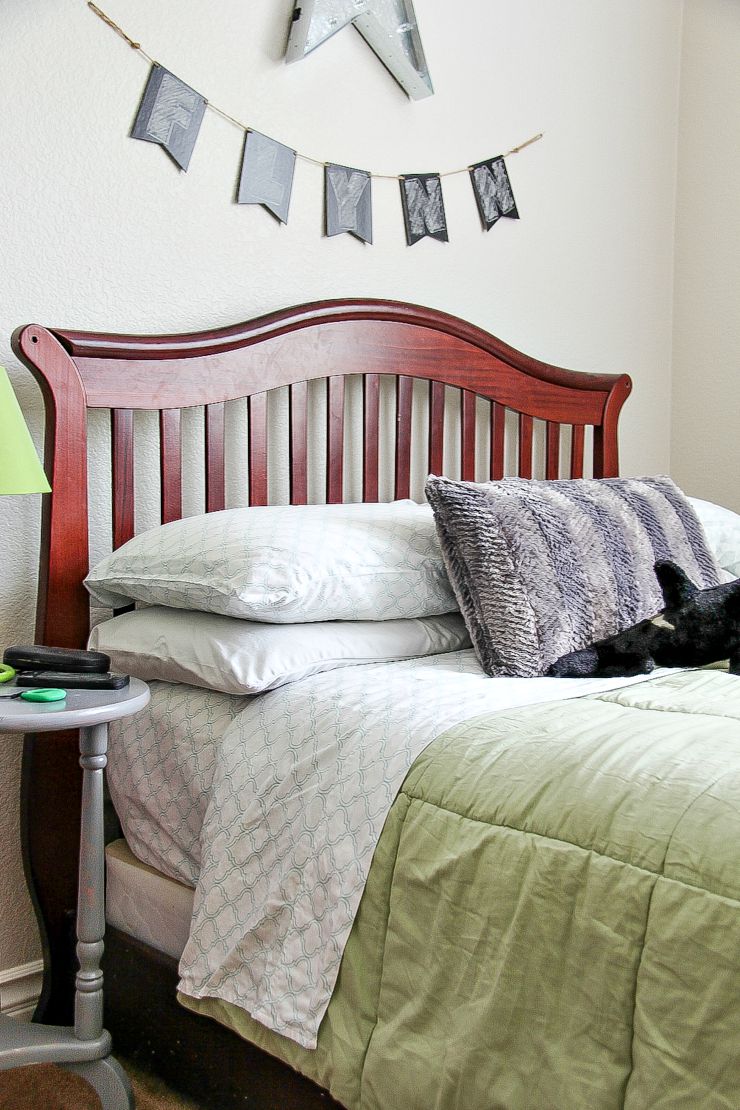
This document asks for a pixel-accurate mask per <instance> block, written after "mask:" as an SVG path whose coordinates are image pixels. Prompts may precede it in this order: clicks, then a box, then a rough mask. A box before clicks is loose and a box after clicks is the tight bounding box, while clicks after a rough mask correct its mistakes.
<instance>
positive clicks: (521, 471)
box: [517, 412, 534, 478]
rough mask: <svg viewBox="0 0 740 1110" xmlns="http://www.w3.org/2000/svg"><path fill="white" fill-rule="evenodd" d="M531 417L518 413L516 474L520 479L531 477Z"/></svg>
mask: <svg viewBox="0 0 740 1110" xmlns="http://www.w3.org/2000/svg"><path fill="white" fill-rule="evenodd" d="M533 427H534V425H533V422H532V417H531V416H527V415H526V414H525V413H522V412H520V413H519V466H518V469H517V474H518V475H519V477H520V478H531V477H532V433H533Z"/></svg>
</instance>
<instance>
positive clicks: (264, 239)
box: [0, 0, 682, 968]
mask: <svg viewBox="0 0 740 1110" xmlns="http://www.w3.org/2000/svg"><path fill="white" fill-rule="evenodd" d="M106 7H107V10H108V11H109V13H110V14H111V16H112V17H113V18H115V19H116V20H117V21H118V22H120V23H121V24H122V25H123V26H124V27H125V29H126V30H127V31H128V32H129V34H131V35H132V36H133V37H135V38H137V39H138V40H139V41H140V42H141V43H142V45H143V46H144V48H145V49H146V50H147V51H148V52H149V53H150V54H151V55H152V56H153V57H155V58H156V59H157V60H159V61H160V62H161V63H162V64H163V65H165V66H167V67H168V68H170V69H172V70H173V71H174V72H175V73H176V74H177V75H178V76H179V77H181V78H182V79H183V80H185V81H187V82H188V83H190V84H191V85H193V86H194V87H195V88H197V89H198V90H199V91H201V92H202V93H203V94H204V95H205V96H207V97H208V98H209V99H210V100H211V101H212V102H213V103H215V104H217V105H218V106H219V107H222V108H224V109H225V110H226V111H228V112H229V113H230V114H232V115H234V116H236V117H237V118H238V119H240V120H241V121H242V122H244V123H246V124H249V125H251V126H253V127H255V128H257V129H258V130H262V131H264V132H266V133H267V134H269V135H272V136H274V137H275V138H277V139H280V140H281V141H283V142H286V143H288V144H290V145H293V146H295V147H296V148H297V149H298V150H299V151H301V152H303V153H306V154H309V155H312V156H313V157H316V158H319V159H326V160H331V161H336V162H340V163H344V164H347V165H355V166H359V167H361V168H365V169H370V170H374V171H376V172H380V173H382V172H387V173H400V172H404V171H428V170H446V169H455V168H458V167H461V166H465V165H468V164H469V163H470V162H473V161H478V160H480V159H482V158H485V157H488V156H491V155H494V154H496V153H499V152H501V151H505V150H507V149H509V148H510V147H512V146H514V145H515V144H517V143H518V142H520V141H523V140H524V139H527V138H528V137H529V136H531V135H533V134H535V133H536V132H538V131H544V132H545V138H544V140H543V141H542V142H539V143H537V144H535V145H534V146H532V147H531V148H529V149H528V150H526V151H524V152H523V153H521V154H520V155H518V156H516V157H512V158H511V159H509V163H508V165H509V170H510V174H511V179H512V184H513V188H514V192H515V195H516V199H517V203H518V206H519V209H520V212H521V216H522V218H521V220H520V221H519V222H518V223H517V222H514V221H501V223H500V224H499V225H498V226H496V227H495V228H494V229H493V230H492V231H491V232H490V233H489V234H485V233H483V232H482V231H481V228H480V223H479V220H478V215H477V211H476V208H475V205H474V202H473V198H472V193H471V189H470V184H469V182H468V180H467V177H466V176H465V175H461V176H459V177H454V178H450V179H447V180H446V181H445V201H446V206H447V217H448V223H449V231H450V240H451V241H450V243H449V244H447V245H444V244H440V243H437V242H433V241H431V240H427V241H423V242H421V243H419V244H417V245H416V246H414V247H413V248H408V247H406V245H405V240H404V234H403V221H402V215H401V208H400V202H399V197H398V186H397V183H395V182H392V181H382V180H381V181H377V182H374V184H373V189H374V218H375V244H374V245H373V246H363V245H362V244H360V243H359V242H357V241H356V240H354V239H353V238H351V237H349V236H342V237H339V238H336V239H331V240H329V239H325V238H323V237H322V174H321V171H320V169H319V168H318V167H315V166H311V165H309V164H306V163H299V165H298V168H297V172H296V180H295V187H294V197H293V204H292V210H291V218H290V222H289V224H288V226H287V227H279V226H278V225H277V224H276V222H275V221H274V220H273V219H272V218H271V217H270V216H269V215H268V214H267V213H265V212H264V211H262V210H261V209H259V208H256V207H240V206H237V205H235V204H233V203H232V197H233V193H234V186H235V181H236V176H237V173H238V167H239V160H240V155H241V147H242V141H243V136H242V133H241V132H240V131H239V130H238V129H237V128H235V127H234V126H233V125H232V124H229V123H227V122H226V121H225V120H223V119H222V118H220V117H218V116H216V115H214V114H212V113H207V114H206V118H205V121H204V124H203V128H202V130H201V135H200V138H199V141H198V145H197V147H196V150H195V154H194V156H193V160H192V163H191V167H190V170H189V172H188V173H187V174H183V173H179V172H178V171H177V170H176V169H175V167H174V166H173V164H172V163H171V162H170V161H169V159H168V158H167V156H166V155H165V154H164V153H163V152H162V151H161V150H159V149H158V148H157V147H155V146H153V145H150V144H148V143H143V142H136V141H134V140H132V139H130V138H129V137H128V132H129V129H130V126H131V123H132V119H133V116H134V114H135V111H136V109H137V106H138V102H139V99H140V96H141V92H142V89H143V85H144V82H145V79H146V76H147V65H146V64H145V63H144V62H143V61H142V59H141V57H140V56H139V55H137V54H136V53H135V52H134V51H132V50H131V49H130V47H128V46H127V45H126V44H125V43H124V42H123V41H122V40H121V39H120V38H118V37H117V36H116V35H115V34H114V33H113V32H112V31H110V30H109V29H108V28H107V27H105V26H104V25H103V24H102V23H101V22H100V21H99V20H98V19H97V18H95V16H93V15H92V14H91V13H90V11H89V10H88V8H87V7H86V5H85V3H84V2H83V0H57V3H55V4H49V3H45V2H42V0H5V3H3V4H2V5H0V41H1V42H2V43H3V49H4V53H3V65H2V67H1V68H0V97H1V98H2V102H3V104H4V105H5V109H4V112H3V117H2V124H0V128H1V129H2V138H3V169H2V174H0V244H2V245H1V247H0V249H1V250H2V267H1V268H0V281H2V296H1V297H0V361H2V362H5V364H6V365H7V366H8V367H9V369H10V371H11V377H12V379H13V381H14V384H15V385H16V387H17V391H18V394H19V397H20V399H21V403H22V405H23V407H24V409H25V411H26V413H27V415H28V419H29V422H30V424H31V426H32V429H33V431H34V433H35V434H36V435H37V437H38V436H39V434H40V427H41V411H40V400H39V394H38V392H37V390H36V387H35V385H34V384H33V383H32V381H31V379H30V376H29V374H28V373H27V372H26V371H25V370H24V369H23V368H21V367H20V366H19V365H18V363H17V362H16V360H15V359H14V358H13V356H12V354H11V351H10V344H9V337H10V333H11V331H12V329H13V328H14V327H15V326H17V325H18V324H21V323H25V322H28V321H31V320H35V321H38V322H41V323H43V324H49V325H55V324H56V325H59V326H67V327H78V328H91V329H95V328H99V329H121V330H129V331H137V330H140V331H169V330H176V329H183V330H192V329H195V328H199V327H205V326H212V325H216V324H219V323H227V322H234V321H237V320H240V319H245V318H247V317H249V316H251V315H254V314H256V313H260V312H265V311H268V310H271V309H274V308H277V307H280V306H283V305H288V304H292V303H297V302H301V301H304V300H310V299H314V298H320V297H327V296H342V295H345V296H346V295H354V296H365V295H367V296H381V297H391V298H399V299H405V300H411V301H416V302H420V303H425V304H429V305H432V306H434V307H438V308H442V309H444V310H447V311H450V312H453V313H457V314H459V315H461V316H464V317H467V318H468V319H470V320H472V321H474V322H475V323H477V324H480V325H482V326H483V327H485V328H488V329H489V330H491V331H492V332H494V333H496V334H498V335H499V336H501V338H503V339H505V340H506V341H507V342H509V343H511V344H513V345H514V346H517V347H520V348H521V349H523V350H524V351H526V352H528V353H530V354H532V355H535V356H539V357H541V358H544V359H547V360H549V361H552V362H555V363H559V364H560V365H566V366H572V367H574V368H576V369H583V370H599V371H622V370H628V371H630V372H631V373H632V375H633V377H634V380H635V390H634V393H633V396H632V398H631V399H630V401H629V402H628V406H627V409H626V411H625V417H624V423H623V436H622V447H623V452H622V458H623V470H624V471H625V472H626V473H638V472H639V473H654V472H661V471H663V472H664V471H665V470H666V469H667V467H668V462H669V407H668V397H669V389H670V354H671V311H672V272H673V269H672V267H673V230H674V229H673V220H674V190H675V180H676V164H675V154H676V141H677V103H678V83H679V62H680V34H681V7H682V5H681V4H680V3H677V2H676V0H651V2H650V3H645V0H558V3H557V4H554V3H552V2H548V0H519V3H517V4H515V5H514V4H509V3H504V0H468V2H467V3H466V4H465V5H454V4H448V3H442V2H441V0H416V11H417V16H418V19H419V22H420V25H421V29H422V33H423V39H424V43H425V48H426V52H427V58H428V61H429V65H430V69H431V71H432V76H433V79H434V84H435V89H436V92H435V95H434V96H433V97H431V98H430V99H428V100H425V101H420V102H416V103H413V102H411V101H409V100H408V99H407V98H406V97H405V95H404V94H403V93H402V92H401V90H400V89H399V88H398V87H397V86H396V85H395V83H394V82H393V81H392V79H391V78H390V77H389V76H388V75H387V74H386V72H385V70H383V68H382V67H381V66H380V63H379V62H378V61H377V60H376V59H375V57H374V55H372V53H371V52H370V50H369V48H368V47H367V46H366V44H365V43H364V41H363V40H362V39H361V37H360V36H359V35H357V34H356V33H355V32H354V31H352V30H351V29H348V30H347V31H344V32H342V33H341V34H339V35H337V36H336V37H335V38H334V39H333V40H331V41H330V42H329V43H327V44H325V45H324V46H322V47H321V49H320V50H319V51H318V52H317V53H316V54H315V55H313V56H312V57H310V58H308V59H306V60H304V61H301V62H299V63H296V64H295V65H293V66H286V65H285V64H284V63H283V60H282V50H283V46H284V40H285V34H286V28H287V25H288V20H289V16H290V13H291V11H292V7H293V3H292V0H252V3H249V4H245V3H244V2H243V0H221V2H220V3H219V4H217V5H214V4H211V5H204V4H202V3H198V2H196V0H160V2H159V3H157V4H152V3H149V2H148V0H128V2H126V3H123V0H106ZM461 13H464V14H461ZM38 500H39V499H38V498H35V497H27V498H13V499H10V498H5V499H3V501H2V503H0V513H1V514H2V519H1V521H0V565H1V566H2V567H3V574H2V575H0V643H2V644H7V643H12V642H16V643H17V642H19V641H23V640H30V639H31V638H32V635H33V631H32V630H33V608H34V598H35V580H36V567H37V542H38V541H37V533H38V514H39V504H38ZM0 740H1V742H0V761H1V764H0V766H1V768H2V770H1V772H0V844H2V845H3V846H4V847H3V854H2V856H0V868H1V869H2V874H3V882H2V894H0V968H3V967H9V966H13V965H16V964H21V963H23V962H24V960H29V959H31V958H33V957H34V956H35V955H36V954H37V942H36V935H35V930H34V928H33V925H32V918H31V914H30V909H29V905H28V901H27V899H26V896H25V894H24V891H23V882H22V877H21V871H20V865H19V862H18V858H19V857H18V848H17V833H16V809H15V797H16V795H17V789H18V756H17V748H18V745H17V742H16V741H15V740H12V739H9V738H7V737H3V738H0Z"/></svg>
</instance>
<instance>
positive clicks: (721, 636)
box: [547, 560, 740, 678]
mask: <svg viewBox="0 0 740 1110" xmlns="http://www.w3.org/2000/svg"><path fill="white" fill-rule="evenodd" d="M655 573H656V575H657V578H658V582H659V583H660V588H661V590H662V592H663V600H664V601H665V609H663V610H662V612H660V613H658V614H657V616H655V617H650V618H648V619H647V620H643V621H640V622H639V624H635V625H633V626H632V627H631V628H625V630H624V631H623V632H618V633H617V634H616V635H615V636H608V637H607V638H606V639H604V640H597V641H596V643H594V644H591V645H590V646H589V647H585V648H581V649H580V650H579V651H570V652H568V654H567V655H562V656H561V657H560V659H557V660H556V661H555V662H554V663H553V664H552V666H551V667H550V669H549V671H548V672H547V673H548V674H549V675H553V676H557V677H559V678H587V677H590V676H592V675H596V676H599V677H603V678H607V677H611V676H616V675H624V676H630V675H637V674H648V673H649V672H650V671H652V670H653V668H654V667H656V666H657V667H702V666H704V665H705V664H707V663H716V662H717V661H718V660H721V659H729V660H730V674H736V675H740V578H736V579H735V580H734V582H727V583H726V584H725V585H721V586H712V587H710V588H709V589H708V590H700V589H699V588H698V587H697V586H695V585H694V583H693V582H692V581H691V579H690V578H688V577H687V575H686V574H685V572H684V571H683V570H682V569H681V567H679V566H677V565H676V563H671V562H669V561H668V560H665V561H661V562H658V563H656V564H655Z"/></svg>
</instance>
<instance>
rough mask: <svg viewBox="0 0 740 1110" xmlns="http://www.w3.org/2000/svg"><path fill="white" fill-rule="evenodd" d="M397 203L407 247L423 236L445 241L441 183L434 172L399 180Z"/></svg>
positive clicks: (407, 176)
mask: <svg viewBox="0 0 740 1110" xmlns="http://www.w3.org/2000/svg"><path fill="white" fill-rule="evenodd" d="M401 202H402V204H403V219H404V223H405V224H406V243H407V244H408V246H410V247H412V246H413V245H414V243H418V242H419V240H420V239H423V238H424V236H425V235H428V236H429V237H430V238H431V239H439V240H440V242H443V243H446V242H447V241H448V238H447V218H446V216H445V206H444V200H443V199H442V181H441V179H440V176H439V174H438V173H417V174H407V175H406V176H404V177H402V178H401Z"/></svg>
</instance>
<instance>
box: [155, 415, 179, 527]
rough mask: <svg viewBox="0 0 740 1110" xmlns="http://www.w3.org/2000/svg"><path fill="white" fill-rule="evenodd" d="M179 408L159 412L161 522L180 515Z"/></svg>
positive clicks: (166, 522)
mask: <svg viewBox="0 0 740 1110" xmlns="http://www.w3.org/2000/svg"><path fill="white" fill-rule="evenodd" d="M180 413H181V410H180V409H160V412H159V473H160V505H161V516H162V523H163V524H169V522H170V521H171V520H179V519H180V517H181V516H182V428H181V420H180Z"/></svg>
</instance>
